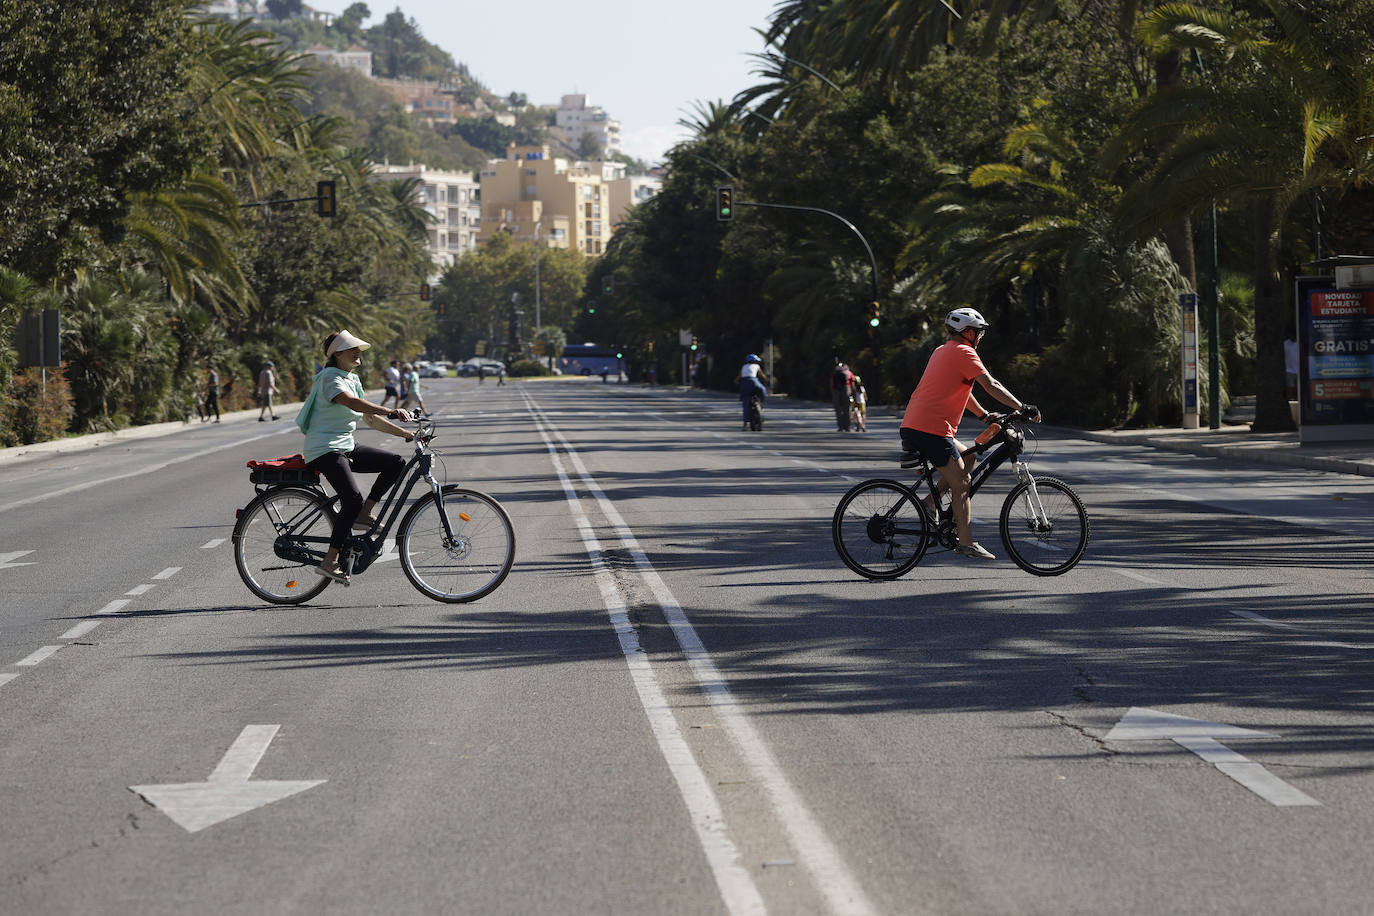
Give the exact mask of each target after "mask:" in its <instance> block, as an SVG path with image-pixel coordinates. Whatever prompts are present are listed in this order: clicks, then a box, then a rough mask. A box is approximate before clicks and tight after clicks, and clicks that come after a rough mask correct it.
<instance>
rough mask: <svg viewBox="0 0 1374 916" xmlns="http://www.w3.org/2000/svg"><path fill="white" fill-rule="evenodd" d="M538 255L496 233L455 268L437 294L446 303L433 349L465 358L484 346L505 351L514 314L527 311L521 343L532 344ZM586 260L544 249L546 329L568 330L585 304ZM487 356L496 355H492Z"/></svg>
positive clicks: (541, 285) (541, 267) (541, 268)
mask: <svg viewBox="0 0 1374 916" xmlns="http://www.w3.org/2000/svg"><path fill="white" fill-rule="evenodd" d="M534 255H535V250H534V248H533V247H532V246H531V245H528V244H524V245H520V244H516V242H515V241H513V240H512V239H511V238H510V237H509V236H507V235H504V234H502V233H497V234H496V235H494V236H493V237H492V239H491V241H489V242H487V243H486V245H485V246H483V248H482V250H480V251H478V252H475V253H473V254H469V255H467V256H466V257H464V258H462V259H460V260H459V261H457V262H455V263H454V264H452V265H450V266H449V267H448V268H447V269H446V270H445V271H444V274H443V277H442V279H441V280H440V283H439V287H438V289H437V290H436V291H435V294H434V295H435V298H436V300H438V301H442V302H444V303H446V305H447V308H446V312H445V315H444V316H443V317H441V318H440V320H439V327H438V332H437V336H436V338H435V339H434V340H433V341H432V344H431V349H435V350H440V351H442V352H445V353H448V354H450V355H455V356H459V357H460V358H466V357H468V356H471V355H473V345H474V343H475V342H476V341H478V340H485V341H487V342H488V344H489V346H498V345H499V346H504V345H505V344H506V342H507V340H508V336H509V322H510V320H511V318H512V316H513V314H514V311H515V309H517V308H519V309H523V310H524V323H525V328H524V330H523V332H522V334H521V340H522V342H529V341H531V340H533V339H534V338H533V335H532V333H531V332H532V330H533V329H534V324H535V308H534V302H535V293H534V273H535V266H534V261H535V257H534ZM586 271H587V264H586V259H585V258H584V257H583V256H582V255H580V254H578V253H577V252H575V251H568V250H567V249H560V248H544V249H542V250H541V251H540V252H539V293H540V312H541V317H542V321H543V323H544V324H545V325H553V326H555V327H566V326H568V325H569V324H571V322H572V318H573V314H574V310H575V309H576V308H577V307H578V306H579V304H580V302H581V300H582V291H583V287H584V285H585V283H586ZM487 355H492V351H491V350H490V349H488V351H487Z"/></svg>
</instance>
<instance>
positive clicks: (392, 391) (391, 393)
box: [382, 385, 401, 401]
mask: <svg viewBox="0 0 1374 916" xmlns="http://www.w3.org/2000/svg"><path fill="white" fill-rule="evenodd" d="M400 396H401V395H400V392H398V391H397V390H396V386H395V385H387V386H386V395H385V396H384V397H383V398H382V400H383V401H385V400H386V399H387V398H399V397H400Z"/></svg>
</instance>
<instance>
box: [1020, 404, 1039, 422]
mask: <svg viewBox="0 0 1374 916" xmlns="http://www.w3.org/2000/svg"><path fill="white" fill-rule="evenodd" d="M1019 410H1020V412H1021V416H1023V417H1025V418H1026V419H1027V420H1030V421H1031V422H1032V423H1039V422H1040V408H1039V407H1036V406H1035V405H1034V404H1027V403H1026V402H1025V401H1022V402H1021V407H1020V408H1019Z"/></svg>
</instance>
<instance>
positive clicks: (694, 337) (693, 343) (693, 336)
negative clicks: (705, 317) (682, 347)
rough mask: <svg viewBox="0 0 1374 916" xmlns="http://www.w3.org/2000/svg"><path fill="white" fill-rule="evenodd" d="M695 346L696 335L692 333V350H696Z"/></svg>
mask: <svg viewBox="0 0 1374 916" xmlns="http://www.w3.org/2000/svg"><path fill="white" fill-rule="evenodd" d="M696 348H697V335H695V334H693V335H692V349H693V350H696Z"/></svg>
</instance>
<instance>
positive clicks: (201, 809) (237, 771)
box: [129, 725, 328, 833]
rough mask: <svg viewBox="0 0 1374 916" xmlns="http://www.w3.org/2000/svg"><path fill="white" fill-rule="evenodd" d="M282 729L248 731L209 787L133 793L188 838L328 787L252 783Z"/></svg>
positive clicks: (178, 785) (247, 728)
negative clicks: (311, 791)
mask: <svg viewBox="0 0 1374 916" xmlns="http://www.w3.org/2000/svg"><path fill="white" fill-rule="evenodd" d="M279 728H281V726H280V725H247V726H244V729H243V731H242V732H240V733H239V736H238V738H237V739H236V740H235V741H234V743H233V745H232V746H231V747H230V748H229V750H228V751H227V752H225V754H224V758H223V759H222V760H220V762H219V766H217V767H215V771H214V772H213V773H211V774H210V778H209V779H208V780H207V781H205V782H183V783H171V784H168V785H158V786H130V787H129V789H130V790H131V791H133V792H137V793H138V794H139V795H141V796H143V798H144V800H145V801H147V802H148V804H150V805H152V806H153V807H155V808H157V809H158V810H160V811H161V812H162V813H163V814H165V815H167V816H168V817H170V818H171V819H172V820H174V821H176V823H177V824H179V825H180V826H182V827H184V828H186V830H187V832H188V833H195V832H196V831H198V830H204V829H205V828H206V827H211V826H213V825H215V824H218V823H219V822H220V821H227V820H228V819H229V818H231V817H237V816H238V815H240V814H246V813H247V812H249V811H252V810H253V809H254V808H261V807H263V806H264V805H270V804H272V802H275V801H281V800H282V799H283V798H287V797H289V796H292V795H295V794H296V793H297V792H304V791H305V790H306V789H313V788H314V787H315V786H318V785H321V784H322V783H324V782H327V781H328V780H324V779H301V780H291V781H288V780H267V779H260V780H257V781H255V782H250V781H249V777H250V776H252V775H253V770H254V769H256V768H257V765H258V761H260V760H262V755H263V754H265V753H267V745H269V744H271V743H272V739H273V738H275V737H276V736H277V730H278V729H279Z"/></svg>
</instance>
